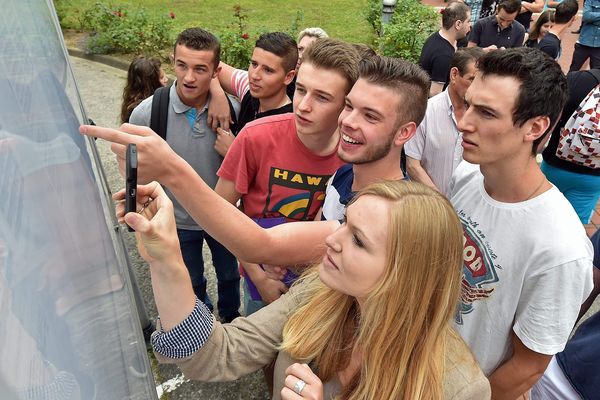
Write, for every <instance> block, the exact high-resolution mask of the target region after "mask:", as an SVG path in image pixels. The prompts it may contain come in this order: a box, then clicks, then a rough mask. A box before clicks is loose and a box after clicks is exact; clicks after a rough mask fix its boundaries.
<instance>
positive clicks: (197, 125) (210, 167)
mask: <svg viewBox="0 0 600 400" xmlns="http://www.w3.org/2000/svg"><path fill="white" fill-rule="evenodd" d="M175 84H176V83H174V84H173V85H172V86H171V89H170V90H169V113H168V120H167V143H168V144H169V146H171V148H172V149H173V150H174V151H175V152H176V153H177V154H178V155H180V156H181V157H182V158H183V159H184V160H185V161H187V162H188V164H190V165H191V166H192V168H194V170H195V171H196V172H197V173H198V175H200V177H202V179H203V180H204V181H205V182H206V184H207V185H209V186H210V187H211V188H213V189H214V187H215V185H216V184H217V180H218V177H217V170H218V169H219V167H220V166H221V162H223V157H221V156H220V155H219V154H218V153H217V152H216V151H215V149H214V145H215V140H216V138H217V136H216V135H217V134H216V133H215V131H213V130H212V128H211V127H210V126H209V125H208V124H207V121H206V119H207V115H208V104H209V103H210V96H209V98H208V99H207V101H206V104H205V105H204V107H203V108H202V109H200V110H196V116H195V119H194V120H193V128H192V122H190V119H188V115H189V114H190V113H192V115H193V110H192V107H190V106H187V105H185V104H183V102H182V101H181V99H180V98H179V96H178V95H177V91H176V89H175ZM152 98H153V96H150V97H149V98H147V99H146V100H144V101H142V102H141V103H140V104H139V105H138V106H137V107H136V108H135V109H134V110H133V112H132V113H131V117H130V118H129V122H130V123H132V124H135V125H143V126H150V116H151V115H152ZM230 100H231V101H232V104H233V106H234V110H235V112H236V114H238V113H239V102H238V101H237V100H236V99H235V98H233V97H230ZM190 118H191V117H190ZM166 192H167V194H168V195H169V198H170V199H171V200H172V201H173V206H174V209H175V221H176V223H177V228H179V229H187V230H202V227H200V226H199V225H198V224H197V223H196V222H195V221H194V220H193V219H192V217H191V216H190V215H189V214H188V213H187V211H186V210H185V209H184V208H183V206H182V205H181V204H179V202H178V201H177V199H175V196H174V195H173V194H172V193H171V192H170V191H169V190H168V189H167V190H166Z"/></svg>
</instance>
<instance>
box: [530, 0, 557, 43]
mask: <svg viewBox="0 0 600 400" xmlns="http://www.w3.org/2000/svg"><path fill="white" fill-rule="evenodd" d="M552 24H554V10H553V9H548V10H546V11H544V12H543V13H541V14H540V16H539V17H538V18H537V19H536V20H535V24H533V28H531V32H529V37H528V38H527V41H526V42H525V47H531V48H534V47H537V45H538V43H539V42H540V41H541V40H542V39H543V38H544V36H546V33H548V31H549V30H550V28H551V27H552Z"/></svg>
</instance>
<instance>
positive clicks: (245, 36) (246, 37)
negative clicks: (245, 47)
mask: <svg viewBox="0 0 600 400" xmlns="http://www.w3.org/2000/svg"><path fill="white" fill-rule="evenodd" d="M249 37H250V35H248V34H247V33H244V34H243V35H242V39H244V40H246V39H248V38H249Z"/></svg>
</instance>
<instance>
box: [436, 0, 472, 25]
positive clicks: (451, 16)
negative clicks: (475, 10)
mask: <svg viewBox="0 0 600 400" xmlns="http://www.w3.org/2000/svg"><path fill="white" fill-rule="evenodd" d="M470 12H471V10H470V9H469V7H468V6H467V5H466V4H465V3H461V2H459V1H456V2H453V3H450V4H449V5H448V6H447V7H446V8H445V9H444V12H443V13H442V27H443V28H444V29H446V30H448V29H450V28H452V27H453V26H454V23H455V22H456V21H464V20H466V19H467V17H468V16H469V13H470Z"/></svg>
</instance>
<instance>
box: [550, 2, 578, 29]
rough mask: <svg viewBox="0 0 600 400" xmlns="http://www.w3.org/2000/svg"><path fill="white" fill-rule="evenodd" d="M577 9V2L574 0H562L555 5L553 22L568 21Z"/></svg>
mask: <svg viewBox="0 0 600 400" xmlns="http://www.w3.org/2000/svg"><path fill="white" fill-rule="evenodd" d="M577 11H579V4H577V1H576V0H564V1H563V2H562V3H560V4H559V5H557V6H556V11H555V12H554V23H555V24H566V23H567V22H569V21H570V20H571V19H572V18H573V17H574V16H575V15H577Z"/></svg>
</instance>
